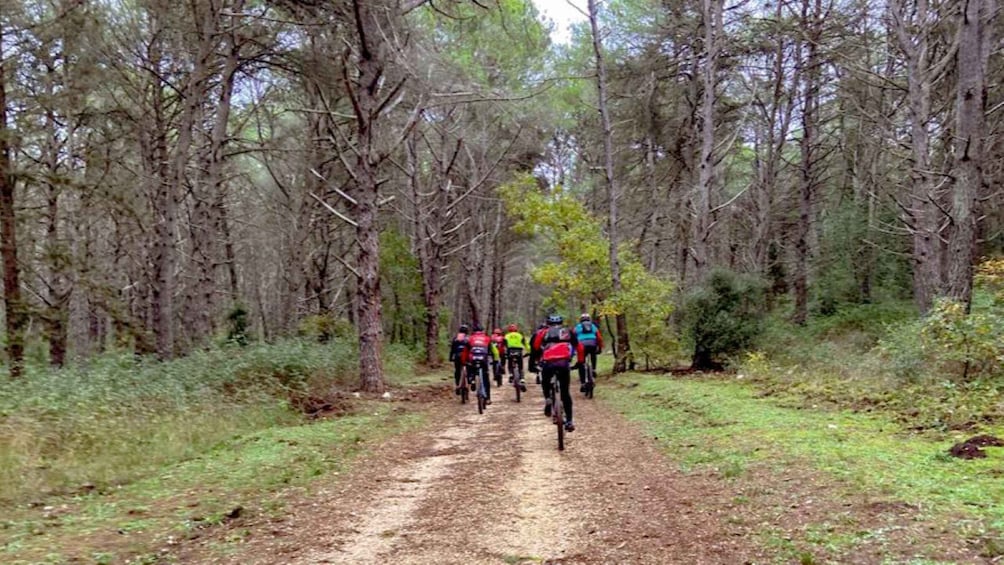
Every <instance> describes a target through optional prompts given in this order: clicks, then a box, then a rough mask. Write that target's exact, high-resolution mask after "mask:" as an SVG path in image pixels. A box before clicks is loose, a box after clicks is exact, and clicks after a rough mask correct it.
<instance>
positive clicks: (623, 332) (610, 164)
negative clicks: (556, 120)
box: [589, 0, 634, 373]
mask: <svg viewBox="0 0 1004 565" xmlns="http://www.w3.org/2000/svg"><path fill="white" fill-rule="evenodd" d="M598 18H599V16H598V12H597V9H596V0H589V27H590V30H591V31H592V38H593V54H594V56H595V60H596V91H597V101H598V102H599V112H600V121H601V124H602V127H603V172H604V174H605V176H606V178H605V180H606V186H607V201H608V202H609V206H610V207H609V215H608V217H607V238H608V239H609V240H610V277H611V283H612V284H611V290H612V292H613V294H618V293H620V292H621V291H622V290H623V288H622V285H621V265H620V259H619V257H618V247H619V245H620V239H619V232H618V227H617V214H618V209H617V199H618V196H619V195H618V192H619V191H618V188H617V179H616V178H615V177H614V147H613V130H612V126H611V125H610V112H609V109H608V108H607V71H606V66H605V65H604V64H603V43H602V40H601V38H600V30H599V24H598V23H597V20H598ZM616 319H617V341H616V342H615V350H614V359H615V361H614V372H615V373H619V372H623V371H625V370H626V369H627V368H628V366H629V365H630V366H632V367H633V366H634V360H633V359H632V358H631V344H630V342H629V341H628V328H627V319H626V317H625V314H624V312H623V311H620V312H618V313H617V315H616Z"/></svg>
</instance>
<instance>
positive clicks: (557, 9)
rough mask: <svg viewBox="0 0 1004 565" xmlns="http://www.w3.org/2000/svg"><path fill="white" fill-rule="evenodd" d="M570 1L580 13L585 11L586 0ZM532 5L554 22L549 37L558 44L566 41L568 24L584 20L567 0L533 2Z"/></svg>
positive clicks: (537, 0)
mask: <svg viewBox="0 0 1004 565" xmlns="http://www.w3.org/2000/svg"><path fill="white" fill-rule="evenodd" d="M571 1H572V3H573V4H575V5H576V6H578V7H579V8H581V9H582V11H585V10H586V0H571ZM533 3H534V4H536V5H537V9H538V10H539V11H540V12H541V14H543V15H544V17H546V18H547V19H549V20H551V21H553V22H554V33H553V34H551V37H552V39H554V41H556V42H558V43H566V42H567V41H568V38H569V30H568V26H569V25H570V24H573V23H576V22H582V21H585V20H586V17H585V16H583V15H582V12H579V11H578V10H576V9H575V8H573V7H572V6H571V5H569V0H533Z"/></svg>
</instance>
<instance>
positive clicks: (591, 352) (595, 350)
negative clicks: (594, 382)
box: [589, 345, 599, 379]
mask: <svg viewBox="0 0 1004 565" xmlns="http://www.w3.org/2000/svg"><path fill="white" fill-rule="evenodd" d="M598 354H599V347H596V346H595V345H594V346H593V347H591V348H590V350H589V359H590V360H591V361H592V365H593V378H594V379H595V378H596V355H598Z"/></svg>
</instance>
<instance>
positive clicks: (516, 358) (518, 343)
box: [505, 324, 530, 392]
mask: <svg viewBox="0 0 1004 565" xmlns="http://www.w3.org/2000/svg"><path fill="white" fill-rule="evenodd" d="M506 330H507V331H508V333H507V334H505V347H506V351H507V352H508V353H507V355H506V357H507V358H511V359H512V362H514V363H516V364H517V365H519V374H520V376H521V377H522V375H523V350H524V349H529V348H530V347H529V345H530V344H529V343H528V342H527V339H526V336H524V335H523V334H521V333H519V326H517V325H516V324H509V327H507V328H506ZM511 373H512V371H510V375H509V382H512V380H513V378H514V375H512V374H511ZM519 386H520V388H521V389H523V391H524V392H526V381H525V380H524V379H522V378H521V379H520V383H519Z"/></svg>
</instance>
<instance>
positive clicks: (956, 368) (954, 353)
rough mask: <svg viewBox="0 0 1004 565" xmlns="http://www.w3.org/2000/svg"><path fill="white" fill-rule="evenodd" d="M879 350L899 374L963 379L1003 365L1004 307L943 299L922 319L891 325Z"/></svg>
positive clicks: (988, 373) (997, 371)
mask: <svg viewBox="0 0 1004 565" xmlns="http://www.w3.org/2000/svg"><path fill="white" fill-rule="evenodd" d="M878 352H879V353H880V354H882V355H884V357H885V358H886V359H887V360H888V361H889V363H890V367H891V368H892V369H893V370H895V371H896V372H897V373H898V374H899V375H901V376H904V377H908V378H911V379H918V378H920V377H922V376H933V377H939V378H943V377H949V378H957V379H961V380H963V381H965V380H968V379H971V378H982V377H991V376H994V375H1000V374H1001V373H1002V371H1004V312H1001V311H1000V309H999V308H996V307H986V306H985V305H984V306H982V307H981V306H980V305H974V308H973V310H972V311H971V312H968V313H967V312H966V309H965V307H964V306H963V305H962V304H959V303H957V302H952V301H948V300H942V301H939V302H937V303H936V304H935V305H934V307H933V308H932V309H931V312H930V313H929V314H928V315H927V316H926V317H925V318H923V319H920V320H917V321H915V322H914V323H911V324H907V325H904V326H901V327H899V328H897V329H895V330H893V331H890V332H889V334H888V335H887V336H886V338H885V339H883V340H882V341H881V343H880V344H879V347H878Z"/></svg>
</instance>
